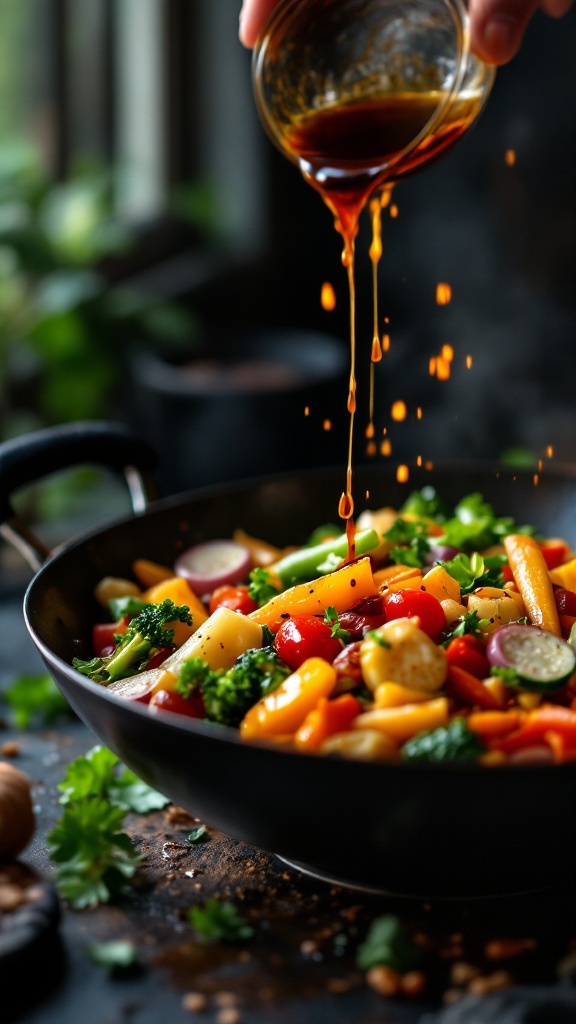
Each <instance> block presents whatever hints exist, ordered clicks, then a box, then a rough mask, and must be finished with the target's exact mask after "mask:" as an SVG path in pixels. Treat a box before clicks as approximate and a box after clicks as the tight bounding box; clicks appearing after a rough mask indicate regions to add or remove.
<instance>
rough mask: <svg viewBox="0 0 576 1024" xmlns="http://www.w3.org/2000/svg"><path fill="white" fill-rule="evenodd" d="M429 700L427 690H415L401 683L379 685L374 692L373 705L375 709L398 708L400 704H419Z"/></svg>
mask: <svg viewBox="0 0 576 1024" xmlns="http://www.w3.org/2000/svg"><path fill="white" fill-rule="evenodd" d="M423 700H430V693H429V692H428V691H427V690H417V689H416V688H415V687H413V686H403V685H402V683H392V682H388V683H379V685H378V686H377V687H376V689H375V691H374V705H375V706H376V707H377V708H399V707H401V706H402V704H420V702H421V701H423Z"/></svg>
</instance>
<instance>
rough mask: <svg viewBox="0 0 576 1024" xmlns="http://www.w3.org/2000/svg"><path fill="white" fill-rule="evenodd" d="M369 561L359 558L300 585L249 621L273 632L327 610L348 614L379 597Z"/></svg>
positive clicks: (285, 593) (290, 588) (260, 609)
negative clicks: (287, 621)
mask: <svg viewBox="0 0 576 1024" xmlns="http://www.w3.org/2000/svg"><path fill="white" fill-rule="evenodd" d="M377 594H378V589H377V587H376V585H375V583H374V577H373V575H372V567H371V564H370V559H369V558H359V559H358V560H357V561H355V562H351V563H350V565H344V566H342V568H341V569H335V570H334V572H331V573H329V574H328V575H327V576H320V577H319V578H318V579H317V580H312V581H311V582H310V583H299V584H297V585H296V586H295V587H289V589H288V590H284V591H283V592H282V593H281V594H278V595H277V596H276V597H273V598H271V600H270V601H268V602H267V603H266V604H264V605H262V607H261V608H257V609H256V611H254V612H250V615H249V618H251V619H253V620H254V621H255V622H259V623H260V625H261V626H268V628H269V629H271V630H273V631H274V629H275V628H276V629H278V627H279V626H280V625H281V623H282V622H283V621H284V620H285V619H288V618H290V616H291V615H324V614H325V612H326V609H327V608H335V609H336V611H337V612H345V611H348V609H349V608H353V607H354V606H355V605H357V604H361V602H362V601H366V600H367V599H368V598H369V597H376V596H377Z"/></svg>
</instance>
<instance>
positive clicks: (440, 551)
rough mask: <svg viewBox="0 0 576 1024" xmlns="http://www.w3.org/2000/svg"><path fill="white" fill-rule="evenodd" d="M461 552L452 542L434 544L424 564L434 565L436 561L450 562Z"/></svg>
mask: <svg viewBox="0 0 576 1024" xmlns="http://www.w3.org/2000/svg"><path fill="white" fill-rule="evenodd" d="M459 554H460V550H459V548H455V547H453V546H452V544H433V545H432V547H431V548H430V550H429V552H428V554H427V555H426V558H425V559H424V564H425V565H430V566H433V565H436V562H449V561H450V559H451V558H456V555H459Z"/></svg>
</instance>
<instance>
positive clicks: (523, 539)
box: [504, 533, 562, 636]
mask: <svg viewBox="0 0 576 1024" xmlns="http://www.w3.org/2000/svg"><path fill="white" fill-rule="evenodd" d="M504 549H505V551H506V554H507V556H508V563H509V565H510V569H511V570H512V575H513V577H514V582H515V583H516V586H517V587H518V590H519V591H520V594H521V596H522V599H523V601H524V604H525V606H526V611H527V613H528V615H529V616H530V621H531V622H532V623H533V625H534V626H540V627H541V628H542V629H547V630H548V632H549V633H554V634H555V635H556V636H561V635H562V630H561V628H560V619H559V617H558V609H557V608H556V602H555V600H554V589H553V586H552V581H551V579H550V576H549V572H548V566H547V565H546V560H545V558H544V555H543V554H542V549H541V547H540V545H539V544H538V543H537V541H535V540H534V539H533V537H529V536H528V535H526V534H523V533H511V534H509V535H508V536H507V537H505V538H504Z"/></svg>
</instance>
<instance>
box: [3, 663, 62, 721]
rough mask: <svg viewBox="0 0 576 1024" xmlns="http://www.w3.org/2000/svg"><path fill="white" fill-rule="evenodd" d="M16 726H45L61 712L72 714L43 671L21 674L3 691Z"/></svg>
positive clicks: (50, 679) (50, 677)
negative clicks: (33, 673)
mask: <svg viewBox="0 0 576 1024" xmlns="http://www.w3.org/2000/svg"><path fill="white" fill-rule="evenodd" d="M4 700H5V701H6V703H7V704H9V705H10V707H11V709H12V715H13V718H14V724H15V725H16V728H17V729H28V728H29V726H30V725H33V724H35V723H38V724H41V725H48V724H49V723H50V722H53V721H54V720H55V719H57V718H59V717H60V716H61V715H72V716H73V715H74V711H73V710H72V708H71V707H70V705H69V703H68V701H67V700H66V698H65V697H64V695H63V694H62V693H61V692H60V690H59V689H58V687H57V686H56V683H55V682H54V680H53V679H52V676H50V675H49V674H48V673H47V672H41V673H39V674H37V675H27V674H25V675H21V676H18V678H17V679H15V680H14V682H13V683H12V684H11V685H10V686H9V687H8V689H7V690H5V691H4Z"/></svg>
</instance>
